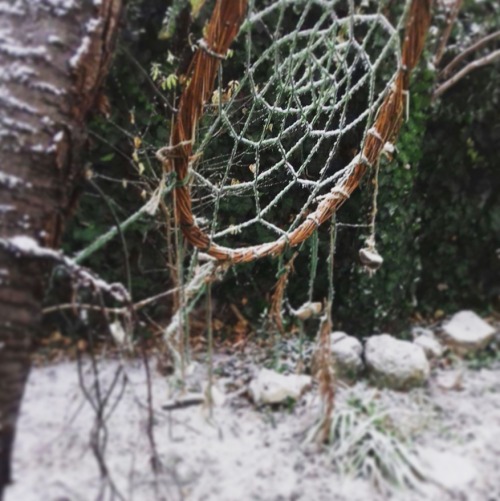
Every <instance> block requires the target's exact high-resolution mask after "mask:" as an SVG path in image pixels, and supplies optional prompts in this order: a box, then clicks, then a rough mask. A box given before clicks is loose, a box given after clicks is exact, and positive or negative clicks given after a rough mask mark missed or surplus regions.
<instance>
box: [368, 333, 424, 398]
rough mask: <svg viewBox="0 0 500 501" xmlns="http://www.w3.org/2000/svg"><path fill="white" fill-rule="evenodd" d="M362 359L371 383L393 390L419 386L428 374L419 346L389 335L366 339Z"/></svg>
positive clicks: (422, 351)
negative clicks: (363, 357)
mask: <svg viewBox="0 0 500 501" xmlns="http://www.w3.org/2000/svg"><path fill="white" fill-rule="evenodd" d="M365 362H366V366H367V368H368V371H369V374H370V378H371V379H372V381H373V382H374V383H375V384H377V385H379V386H382V387H387V388H391V389H394V390H409V389H411V388H414V387H417V386H422V385H423V384H424V383H425V382H426V380H427V378H428V377H429V374H430V366H429V362H428V360H427V357H426V356H425V353H424V350H423V349H422V348H421V347H420V346H418V345H416V344H414V343H411V342H409V341H401V340H399V339H396V338H394V337H392V336H390V335H389V334H382V335H379V336H372V337H370V338H369V339H368V341H367V342H366V345H365Z"/></svg>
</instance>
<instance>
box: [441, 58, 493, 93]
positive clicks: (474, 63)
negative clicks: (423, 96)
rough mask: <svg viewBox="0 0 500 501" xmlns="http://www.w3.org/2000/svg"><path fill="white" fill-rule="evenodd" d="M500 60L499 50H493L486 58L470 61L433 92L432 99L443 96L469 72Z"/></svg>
mask: <svg viewBox="0 0 500 501" xmlns="http://www.w3.org/2000/svg"><path fill="white" fill-rule="evenodd" d="M498 60H500V49H498V50H495V51H494V52H492V53H491V54H488V55H487V56H484V57H482V58H480V59H476V60H475V61H472V63H469V64H468V65H467V66H465V67H464V68H462V69H461V70H460V71H459V72H458V73H456V74H455V75H453V76H452V77H451V78H450V79H449V80H446V82H444V83H442V84H441V85H440V86H439V87H438V88H437V89H436V90H435V91H434V94H433V96H432V97H433V99H436V98H438V97H439V96H441V95H442V94H444V93H445V92H446V91H447V90H448V89H449V88H450V87H452V86H453V85H455V84H456V83H457V82H458V81H459V80H461V79H462V78H464V77H465V76H466V75H468V74H469V73H470V72H471V71H473V70H475V69H477V68H481V67H482V66H486V65H488V64H492V63H494V62H495V61H498Z"/></svg>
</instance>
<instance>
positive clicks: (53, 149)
mask: <svg viewBox="0 0 500 501" xmlns="http://www.w3.org/2000/svg"><path fill="white" fill-rule="evenodd" d="M120 9H121V0H69V1H68V0H64V1H63V0H8V1H7V2H0V68H2V70H1V71H0V500H1V499H2V493H3V490H4V488H5V485H6V484H8V483H9V482H10V481H11V467H10V460H11V451H12V445H13V441H14V436H15V426H16V420H17V417H18V413H19V406H20V402H21V398H22V395H23V390H24V385H25V383H26V379H27V376H28V372H29V366H30V355H31V353H30V351H31V350H30V348H31V344H32V340H33V336H34V335H35V333H36V332H37V329H38V328H39V324H40V318H41V299H42V294H43V280H44V276H46V274H47V272H48V271H50V270H48V263H47V261H43V259H41V256H42V255H43V254H44V252H43V248H46V247H55V246H57V245H58V240H59V237H60V234H61V228H62V224H63V222H64V219H65V217H66V215H67V212H68V210H69V207H70V204H71V193H72V191H73V188H74V185H75V183H76V181H77V179H78V178H79V177H80V174H81V171H82V162H81V157H82V149H83V146H84V142H85V139H86V138H85V131H84V122H85V119H86V117H87V114H88V112H89V111H90V109H91V108H93V107H94V106H95V105H96V104H97V102H98V100H99V93H98V91H99V88H100V86H101V84H102V82H103V79H104V76H105V74H106V72H107V68H108V65H109V61H110V57H111V54H112V47H113V41H114V38H115V33H116V31H117V25H118V20H119V13H120Z"/></svg>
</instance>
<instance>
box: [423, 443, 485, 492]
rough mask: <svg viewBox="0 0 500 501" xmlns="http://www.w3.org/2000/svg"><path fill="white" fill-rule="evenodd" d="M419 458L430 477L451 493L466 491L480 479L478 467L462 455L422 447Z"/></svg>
mask: <svg viewBox="0 0 500 501" xmlns="http://www.w3.org/2000/svg"><path fill="white" fill-rule="evenodd" d="M418 456H419V458H420V461H421V462H422V465H423V466H424V468H425V469H426V470H427V471H428V476H429V477H430V478H432V479H433V480H434V482H435V483H437V484H438V485H440V486H441V487H444V488H445V489H447V490H449V491H454V492H456V491H462V490H465V489H466V488H467V486H469V485H470V484H471V483H472V482H473V481H474V480H476V479H477V477H478V469H477V467H476V466H475V465H474V463H472V461H470V460H469V459H467V458H466V457H463V456H462V455H458V454H454V453H452V452H447V451H438V450H435V449H431V448H428V447H421V448H419V450H418Z"/></svg>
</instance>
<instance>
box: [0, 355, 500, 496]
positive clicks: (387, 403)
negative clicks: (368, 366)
mask: <svg viewBox="0 0 500 501" xmlns="http://www.w3.org/2000/svg"><path fill="white" fill-rule="evenodd" d="M97 362H98V364H99V373H100V376H99V382H100V386H101V390H102V391H103V393H104V394H106V392H107V389H108V388H109V387H110V384H111V382H112V381H113V379H114V376H115V374H116V371H117V369H118V368H119V366H120V362H119V361H117V360H109V359H102V358H100V357H98V358H97ZM150 365H151V367H153V364H150ZM122 370H123V372H124V374H125V375H126V378H127V380H128V383H127V386H126V387H125V390H124V392H123V397H122V398H121V399H118V395H119V394H120V392H121V384H120V378H118V385H117V386H116V387H115V389H114V391H113V392H112V393H111V396H110V398H109V406H108V411H109V410H110V408H111V407H113V405H114V403H115V401H117V406H116V408H115V410H114V412H113V413H112V414H111V415H110V416H109V417H108V418H107V421H106V423H107V433H108V436H107V444H108V445H107V449H106V454H105V460H106V465H107V467H108V470H109V473H110V475H111V478H112V480H113V482H114V483H115V484H116V486H117V488H118V489H119V490H120V492H121V493H122V495H124V497H125V499H140V500H144V501H153V500H157V499H168V500H171V501H178V500H181V499H185V500H188V501H189V500H192V501H195V500H207V501H234V500H236V499H242V500H250V499H255V500H257V499H260V500H269V501H271V500H273V501H277V500H280V499H281V500H297V501H309V500H318V501H367V500H370V501H386V500H387V499H389V498H390V499H397V500H401V501H402V500H404V501H421V500H423V499H425V500H429V501H431V500H432V501H438V500H439V501H456V500H457V499H462V498H463V499H470V500H480V499H481V500H483V499H500V496H499V495H500V485H499V484H498V473H497V472H498V470H499V468H500V446H499V444H500V407H499V404H500V386H499V381H500V378H499V373H498V369H496V370H489V371H473V372H469V373H468V374H467V375H466V378H467V379H468V380H469V383H470V384H468V385H467V386H468V387H469V389H466V390H464V391H462V392H453V393H447V392H441V391H438V392H437V393H429V392H425V393H424V392H423V391H422V390H419V391H416V392H413V393H412V394H411V395H405V394H401V393H397V392H390V391H377V392H376V401H377V402H378V403H383V404H384V407H383V408H387V409H388V408H390V409H391V411H392V412H391V416H393V418H394V424H395V425H396V426H397V427H399V426H402V428H401V429H402V430H406V429H408V430H412V429H413V433H415V432H416V433H417V434H418V444H419V449H420V447H422V448H428V447H431V448H432V450H433V452H432V453H431V456H432V457H431V458H429V455H427V457H426V459H427V464H428V465H429V467H432V466H431V465H432V464H434V465H435V469H434V471H431V472H430V473H434V474H433V475H432V476H433V477H434V478H435V480H436V483H437V484H438V485H442V486H443V487H444V489H440V488H439V487H438V486H437V485H435V484H425V485H423V486H422V488H423V489H425V490H424V492H419V491H414V492H412V491H410V490H404V489H403V488H401V490H398V491H396V492H395V494H394V496H390V497H388V496H387V495H385V493H383V492H377V491H376V490H375V489H373V488H372V487H371V486H370V483H369V482H368V481H366V480H363V479H361V478H356V479H351V478H347V479H342V478H341V477H340V476H339V475H338V472H337V471H336V470H335V466H334V464H333V461H332V458H331V456H329V455H328V452H327V450H326V448H325V449H323V452H319V451H316V450H314V451H313V450H308V449H306V448H304V447H303V445H302V443H301V441H302V438H301V437H302V436H303V432H304V426H305V425H306V424H307V423H308V422H309V421H310V419H311V417H317V414H316V413H317V412H318V408H319V402H318V400H317V397H314V396H313V395H312V394H311V393H309V394H307V395H306V401H305V402H304V405H303V406H300V404H299V405H298V406H296V407H295V408H294V409H293V410H287V411H276V412H270V411H269V410H268V411H266V412H259V411H256V410H255V408H253V406H251V405H249V404H248V403H247V404H245V403H244V402H242V401H237V402H234V400H233V397H232V395H231V394H229V395H228V399H227V401H226V403H225V404H224V405H222V406H221V407H216V408H214V409H213V414H212V416H210V413H209V412H208V409H207V408H206V407H204V406H203V405H198V406H194V407H188V408H182V409H176V410H169V411H165V410H163V409H162V407H163V405H164V404H166V403H167V402H169V401H171V398H172V397H174V396H175V395H172V394H171V390H172V387H171V386H169V384H168V381H167V379H166V378H164V377H162V376H160V375H159V374H158V373H157V372H156V371H154V370H152V372H151V379H152V387H151V389H152V396H153V412H154V427H153V432H154V434H155V439H156V445H157V453H158V458H159V459H160V461H161V464H162V466H163V468H162V469H161V470H160V471H159V472H158V473H156V474H155V472H154V471H153V469H152V467H151V459H152V450H151V447H150V445H149V442H148V439H147V420H148V414H147V409H148V407H147V401H148V395H147V384H146V375H145V372H144V367H143V365H142V362H138V361H127V362H125V363H124V364H123V365H122ZM82 374H83V381H84V382H85V384H86V387H87V389H88V391H90V393H92V394H95V393H94V391H95V390H94V388H95V384H94V383H95V381H94V377H93V375H92V370H91V365H90V363H89V362H88V361H84V365H83V371H82ZM479 390H480V392H479ZM190 391H191V390H190ZM198 391H199V390H198ZM435 391H437V390H435ZM369 396H370V398H371V400H366V401H371V402H374V400H373V390H370V389H369V388H366V386H364V385H363V384H362V383H357V384H356V385H355V386H354V387H352V388H345V389H339V393H338V400H337V403H336V405H337V407H338V408H342V406H343V405H346V402H348V401H350V400H352V399H353V398H355V399H358V400H359V399H361V400H360V401H361V402H363V401H365V399H367V397H369ZM315 398H316V400H315ZM426 399H429V401H428V402H427V403H426ZM231 402H233V405H231ZM234 403H235V405H234ZM377 405H378V404H377ZM435 407H438V408H439V409H440V410H438V411H437V412H438V413H437V414H436V415H434V414H428V412H429V410H430V409H434V408H435ZM414 411H415V415H414V414H413V413H414ZM419 413H421V414H419ZM433 416H434V417H433ZM484 416H488V419H487V420H486V421H485V420H484ZM94 418H95V414H94V412H93V410H92V407H91V406H90V404H89V403H88V402H87V401H86V400H85V398H84V396H83V393H82V390H81V388H80V386H79V382H78V375H77V368H76V363H61V364H58V365H52V366H48V367H43V368H34V369H33V370H32V372H31V374H30V378H29V381H28V385H27V388H26V396H25V399H24V401H23V405H22V408H21V416H20V422H19V428H18V434H17V439H16V448H15V451H14V475H15V483H14V484H13V485H11V486H9V487H8V489H7V491H6V495H5V501H18V500H22V501H39V500H40V499H47V500H54V499H72V500H73V499H82V500H83V499H96V498H97V497H98V496H99V492H100V490H101V489H102V488H103V485H104V484H103V482H102V480H101V479H100V476H99V471H98V468H97V466H96V462H95V459H94V457H93V454H92V450H91V447H90V445H89V444H90V431H91V429H92V427H93V424H94ZM398 429H399V428H398ZM408 433H409V434H410V433H412V432H411V431H408ZM471 436H472V437H474V438H473V439H472V441H471ZM435 451H446V453H447V454H446V455H441V453H439V452H437V453H436V452H435ZM448 454H450V456H448ZM423 455H425V453H424V454H423ZM461 459H465V461H463V460H461ZM459 472H460V474H459ZM478 472H479V473H478ZM471 480H472V481H471ZM449 488H451V489H449Z"/></svg>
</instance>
